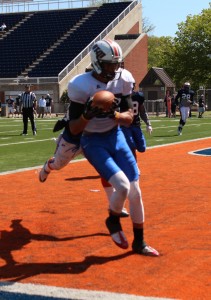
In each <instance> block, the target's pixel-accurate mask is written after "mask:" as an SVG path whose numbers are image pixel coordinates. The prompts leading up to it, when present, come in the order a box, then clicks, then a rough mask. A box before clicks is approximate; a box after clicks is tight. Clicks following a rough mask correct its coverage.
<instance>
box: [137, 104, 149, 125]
mask: <svg viewBox="0 0 211 300" xmlns="http://www.w3.org/2000/svg"><path fill="white" fill-rule="evenodd" d="M139 114H140V117H141V119H142V120H143V121H144V123H145V124H146V125H147V126H151V123H150V120H149V116H148V113H147V111H146V107H145V105H144V104H142V105H140V110H139Z"/></svg>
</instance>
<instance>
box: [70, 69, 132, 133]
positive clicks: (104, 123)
mask: <svg viewBox="0 0 211 300" xmlns="http://www.w3.org/2000/svg"><path fill="white" fill-rule="evenodd" d="M134 82H135V81H134V78H133V76H132V74H131V73H130V72H129V71H127V70H125V69H119V70H118V72H117V76H116V78H115V79H114V80H112V81H109V82H108V83H103V82H101V81H98V80H97V79H95V78H94V77H93V76H92V72H87V73H83V74H80V75H77V76H75V77H74V78H73V79H71V80H70V82H69V83H68V96H69V98H70V100H71V101H72V102H77V103H81V104H85V103H86V101H87V100H88V99H89V98H90V97H92V96H93V95H94V94H95V93H96V92H99V91H102V90H107V91H110V92H112V93H113V94H115V95H121V96H126V95H130V94H131V93H132V89H133V83H134ZM115 126H116V121H115V120H113V119H111V118H93V119H91V120H90V121H89V122H88V124H87V125H86V128H85V130H86V131H89V132H106V131H108V130H111V129H112V128H113V127H115Z"/></svg>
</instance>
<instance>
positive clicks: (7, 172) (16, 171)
mask: <svg viewBox="0 0 211 300" xmlns="http://www.w3.org/2000/svg"><path fill="white" fill-rule="evenodd" d="M207 139H211V137H205V138H198V139H194V140H189V141H181V142H176V143H169V144H163V145H157V146H151V147H147V150H150V149H154V148H161V147H166V146H171V145H177V144H184V143H191V142H194V141H203V140H207ZM50 140H52V139H50ZM84 160H86V158H82V159H75V160H72V161H70V163H76V162H80V161H84ZM42 167H43V165H42V166H36V167H31V168H23V169H17V170H13V171H6V172H0V176H1V175H8V174H14V173H19V172H24V171H30V170H36V169H40V168H42Z"/></svg>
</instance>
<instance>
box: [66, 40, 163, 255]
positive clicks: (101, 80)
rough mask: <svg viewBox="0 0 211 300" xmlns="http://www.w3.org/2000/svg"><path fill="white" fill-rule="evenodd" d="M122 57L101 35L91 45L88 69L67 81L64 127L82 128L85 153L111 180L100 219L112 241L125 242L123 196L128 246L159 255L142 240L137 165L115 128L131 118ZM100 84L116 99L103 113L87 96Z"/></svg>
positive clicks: (125, 244) (78, 130)
mask: <svg viewBox="0 0 211 300" xmlns="http://www.w3.org/2000/svg"><path fill="white" fill-rule="evenodd" d="M122 60H123V57H122V50H121V48H120V46H119V45H118V44H117V43H116V42H114V41H112V40H101V41H98V42H96V43H95V44H94V46H93V48H92V50H91V62H92V67H93V71H92V72H88V73H83V74H80V75H77V76H75V77H74V78H73V79H72V80H70V82H69V84H68V96H69V98H70V116H69V118H70V121H69V131H70V133H71V135H72V136H73V137H78V136H79V135H80V134H81V132H83V134H82V136H81V139H80V141H81V147H82V150H83V153H84V155H85V157H86V158H87V160H88V161H89V162H90V163H91V164H92V165H93V166H94V168H95V169H96V170H97V172H98V173H99V174H100V176H101V177H102V178H104V179H105V180H106V181H108V182H109V183H110V184H111V185H112V188H113V191H112V194H111V197H110V211H109V216H108V217H107V219H106V221H105V222H106V226H107V228H108V230H109V232H110V235H111V237H112V240H113V241H114V243H115V244H116V245H117V246H119V247H121V248H123V249H127V248H128V247H129V245H128V241H127V239H126V237H125V235H124V232H123V229H122V226H121V223H120V215H121V211H122V209H123V207H124V203H125V200H126V199H127V198H128V200H129V206H130V216H131V220H132V224H133V233H134V239H133V242H132V249H133V251H134V252H135V253H138V254H144V255H150V256H158V255H159V253H158V251H157V250H155V249H153V248H152V247H150V246H148V245H147V244H146V243H145V241H144V226H143V225H144V207H143V202H142V196H141V190H140V187H139V174H138V167H137V164H136V160H135V158H134V156H133V154H132V152H131V150H130V148H129V146H128V144H127V142H126V139H125V137H124V134H123V132H122V130H121V128H120V125H125V126H129V125H130V124H131V123H132V121H133V104H132V100H131V93H132V89H133V81H131V80H130V79H129V78H130V76H129V74H130V73H129V72H128V71H127V70H125V69H121V68H120V64H121V62H122ZM131 77H132V76H131ZM101 90H107V91H110V92H112V93H113V94H114V95H115V97H116V98H117V99H118V103H117V108H115V110H112V111H110V112H108V113H105V112H104V113H102V111H101V110H100V109H96V108H93V107H92V105H91V103H92V102H91V101H92V100H91V99H92V96H93V95H94V94H95V93H96V92H98V91H101ZM120 111H121V112H120ZM96 154H97V155H96Z"/></svg>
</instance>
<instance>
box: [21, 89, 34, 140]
mask: <svg viewBox="0 0 211 300" xmlns="http://www.w3.org/2000/svg"><path fill="white" fill-rule="evenodd" d="M20 101H21V105H22V112H23V132H22V133H21V135H27V130H28V118H29V120H30V122H31V128H32V132H33V135H36V134H37V129H36V124H35V121H34V108H35V109H36V104H37V100H36V96H35V94H34V93H33V92H31V90H30V85H25V92H23V93H22V94H21V99H20Z"/></svg>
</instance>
